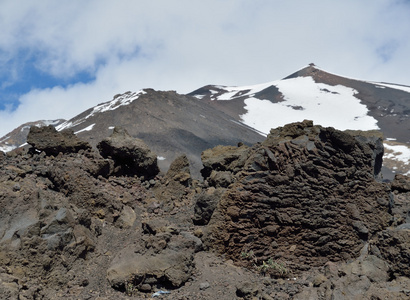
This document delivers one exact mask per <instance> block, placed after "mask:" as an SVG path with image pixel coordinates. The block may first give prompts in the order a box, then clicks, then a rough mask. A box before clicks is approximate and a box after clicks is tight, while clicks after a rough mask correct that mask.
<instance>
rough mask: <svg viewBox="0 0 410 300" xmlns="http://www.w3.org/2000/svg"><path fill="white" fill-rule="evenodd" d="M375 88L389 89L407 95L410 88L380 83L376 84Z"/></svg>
mask: <svg viewBox="0 0 410 300" xmlns="http://www.w3.org/2000/svg"><path fill="white" fill-rule="evenodd" d="M376 84H377V86H376V87H377V88H386V87H388V88H391V89H396V90H401V91H404V92H407V93H410V86H404V85H398V84H392V83H380V82H377V83H376Z"/></svg>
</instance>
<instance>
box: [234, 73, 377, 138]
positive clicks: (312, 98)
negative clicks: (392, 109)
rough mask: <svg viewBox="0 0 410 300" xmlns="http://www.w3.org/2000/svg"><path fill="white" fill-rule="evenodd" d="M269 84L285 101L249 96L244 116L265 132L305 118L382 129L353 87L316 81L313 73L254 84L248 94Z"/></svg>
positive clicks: (324, 123)
mask: <svg viewBox="0 0 410 300" xmlns="http://www.w3.org/2000/svg"><path fill="white" fill-rule="evenodd" d="M266 85H268V86H271V85H275V86H276V87H277V88H278V89H279V91H280V92H281V93H282V94H283V96H284V100H285V101H282V102H279V103H272V102H271V101H268V100H260V99H257V98H254V97H250V98H248V99H246V100H245V109H246V110H247V111H248V112H247V113H245V114H243V115H242V116H241V118H242V121H243V122H244V123H245V124H246V125H248V126H251V127H254V128H256V129H257V130H259V131H261V132H263V133H265V134H268V133H269V131H270V129H271V128H276V127H279V126H284V125H286V124H288V123H292V122H297V121H303V120H304V119H309V120H313V121H314V123H315V124H320V125H322V126H326V127H327V126H331V127H334V128H337V129H339V130H346V129H353V130H355V129H360V130H372V129H379V127H378V126H377V120H376V119H374V118H373V117H371V116H369V115H367V113H368V109H367V107H366V106H365V105H363V104H361V103H360V100H359V99H357V98H356V97H355V96H354V95H355V94H357V91H356V90H354V89H352V88H347V87H345V86H341V85H337V86H330V85H327V84H322V83H315V82H314V80H313V78H312V77H297V78H291V79H287V80H280V81H276V82H272V83H270V84H264V85H258V86H254V87H253V88H252V89H251V91H250V92H248V94H251V95H252V94H255V93H256V92H258V91H260V90H262V89H264V88H266V87H267V86H266ZM247 88H249V87H241V89H247ZM300 108H303V109H300Z"/></svg>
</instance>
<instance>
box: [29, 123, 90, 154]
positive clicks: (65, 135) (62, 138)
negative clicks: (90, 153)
mask: <svg viewBox="0 0 410 300" xmlns="http://www.w3.org/2000/svg"><path fill="white" fill-rule="evenodd" d="M27 143H28V144H30V145H31V146H32V147H33V148H34V149H36V150H38V151H44V152H45V153H46V155H54V156H56V155H58V154H59V153H60V152H62V153H75V152H78V151H79V150H87V149H90V148H91V145H90V144H88V143H87V142H84V141H82V140H80V139H79V138H78V137H77V136H76V135H75V134H74V132H73V131H72V130H63V131H61V132H58V131H57V130H56V129H55V128H54V126H52V125H49V126H43V127H36V126H32V127H31V128H30V132H29V133H28V136H27Z"/></svg>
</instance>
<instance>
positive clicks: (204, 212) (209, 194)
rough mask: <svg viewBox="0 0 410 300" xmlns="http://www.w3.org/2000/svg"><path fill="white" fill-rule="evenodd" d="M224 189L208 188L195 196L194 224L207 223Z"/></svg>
mask: <svg viewBox="0 0 410 300" xmlns="http://www.w3.org/2000/svg"><path fill="white" fill-rule="evenodd" d="M224 191H225V189H221V188H218V189H215V188H213V187H212V188H209V189H206V190H205V191H202V192H201V193H200V194H198V195H196V196H195V200H194V201H195V207H194V217H193V218H192V220H193V222H194V224H196V225H206V224H208V223H209V220H210V219H211V216H212V214H213V213H214V210H215V208H216V205H217V204H218V201H219V199H220V197H221V195H222V194H223V192H224Z"/></svg>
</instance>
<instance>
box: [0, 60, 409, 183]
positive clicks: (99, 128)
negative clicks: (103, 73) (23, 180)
mask: <svg viewBox="0 0 410 300" xmlns="http://www.w3.org/2000/svg"><path fill="white" fill-rule="evenodd" d="M409 115H410V87H409V86H403V85H397V84H392V83H382V82H381V83H378V82H371V81H364V80H357V79H352V78H347V77H343V76H340V75H335V74H331V73H328V72H326V71H324V70H322V69H320V68H319V67H317V66H315V65H314V64H310V65H308V66H306V67H304V68H302V69H300V70H298V71H296V72H294V73H293V74H291V75H289V76H287V77H285V78H283V79H281V80H276V81H271V82H267V83H263V84H257V85H249V86H223V85H206V86H204V87H201V88H199V89H197V90H195V91H193V92H191V93H189V94H187V95H181V94H178V93H176V92H174V91H155V90H152V89H144V90H141V91H138V92H126V93H123V94H118V95H115V96H114V97H113V99H112V100H111V101H108V102H104V103H101V104H99V105H97V106H95V107H92V108H90V109H88V110H86V111H84V112H83V113H81V114H79V115H77V116H75V117H73V118H71V119H70V120H56V121H52V122H51V123H52V124H53V125H54V126H55V127H56V129H57V130H63V129H71V130H73V131H74V133H75V134H77V135H78V136H79V137H80V138H82V139H84V140H86V141H88V142H90V144H91V145H93V146H94V147H95V145H96V144H97V143H98V142H99V141H101V140H102V139H104V138H106V137H107V136H109V135H110V134H111V133H112V130H113V128H114V127H115V126H122V127H124V128H125V129H126V130H127V131H128V132H129V133H130V134H131V135H132V136H134V137H138V138H141V139H143V140H144V141H145V142H146V143H147V145H148V146H149V147H150V148H151V149H152V150H153V151H155V152H156V153H157V155H158V159H159V161H160V168H161V169H162V170H164V171H165V170H166V169H167V168H168V166H169V165H170V163H171V162H172V161H173V159H174V158H175V157H177V156H178V155H179V154H182V153H185V154H187V156H188V158H189V160H190V162H191V165H192V167H193V168H194V174H196V175H198V176H199V170H200V168H201V160H200V155H201V152H202V151H204V150H205V149H208V148H211V147H214V146H216V145H236V144H237V143H240V142H242V143H245V144H248V145H250V144H254V143H256V142H260V141H262V140H263V139H264V136H266V135H267V134H268V133H269V131H270V130H271V129H272V128H276V127H281V126H284V125H286V124H289V123H292V122H300V121H303V120H304V119H308V120H313V122H314V124H318V125H322V126H324V127H334V128H336V129H339V130H380V131H381V132H382V133H383V135H384V144H385V156H384V166H385V168H384V172H383V174H384V175H385V176H386V177H388V178H390V177H392V173H391V172H397V173H403V174H410V163H409V161H410V118H409ZM33 125H34V126H44V125H48V124H47V121H39V122H31V123H26V124H24V125H22V126H20V127H19V128H16V129H15V130H13V131H12V132H11V133H9V134H7V135H6V136H5V137H3V138H0V150H2V151H5V152H7V151H10V150H12V149H14V148H16V147H19V146H21V145H24V143H25V142H26V140H25V139H26V136H27V133H28V128H29V127H25V126H33Z"/></svg>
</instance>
